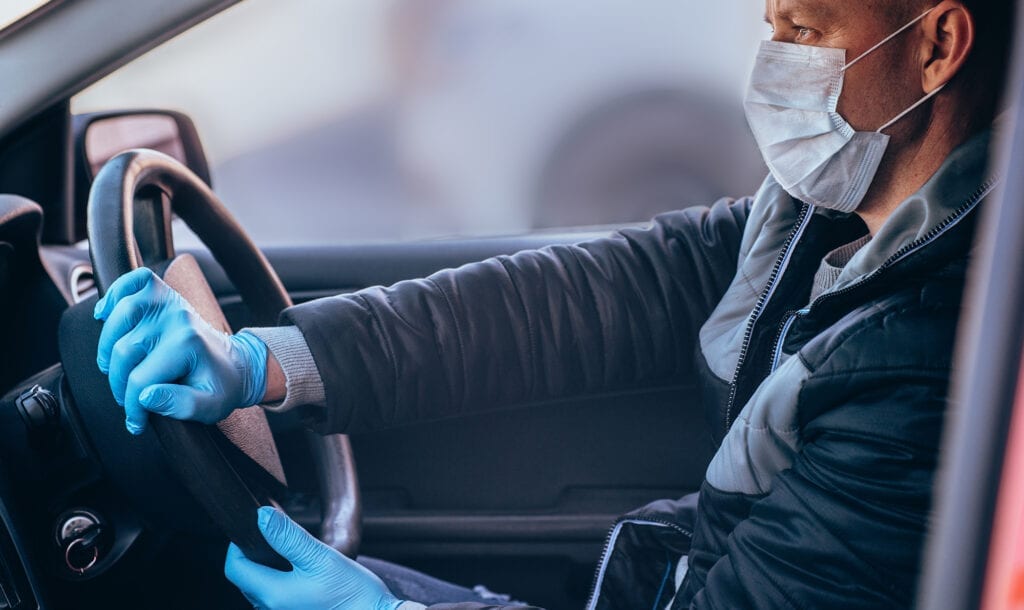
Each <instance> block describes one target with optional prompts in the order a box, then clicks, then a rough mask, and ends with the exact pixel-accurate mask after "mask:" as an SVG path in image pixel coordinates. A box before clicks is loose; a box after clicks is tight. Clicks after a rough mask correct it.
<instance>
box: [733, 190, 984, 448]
mask: <svg viewBox="0 0 1024 610" xmlns="http://www.w3.org/2000/svg"><path fill="white" fill-rule="evenodd" d="M998 182H999V178H998V177H997V176H993V177H992V178H989V179H988V180H986V181H985V182H984V183H982V185H981V186H980V187H979V188H978V190H976V191H975V192H974V193H973V194H972V195H971V196H970V197H968V198H967V201H966V202H965V203H964V204H963V205H961V206H960V207H959V208H957V209H956V210H955V211H954V212H953V213H952V214H950V215H949V216H947V217H946V219H945V220H943V221H942V222H941V223H939V224H938V225H937V226H936V227H934V228H933V229H932V230H930V231H928V233H926V234H925V235H924V236H922V237H921V238H919V239H917V240H914V241H913V242H911V243H909V244H907V245H906V246H903V247H902V248H900V249H899V250H897V251H896V253H895V254H893V255H892V256H891V257H889V259H888V260H886V261H885V262H884V263H882V265H881V266H880V267H879V268H878V269H876V270H875V271H873V272H872V273H870V274H869V275H867V276H866V277H865V278H864V279H862V280H860V281H858V282H856V283H854V284H851V285H849V286H847V287H846V288H843V289H842V290H837V291H836V292H832V293H828V294H823V295H821V296H820V297H818V298H817V299H815V300H814V302H813V303H811V305H810V306H809V307H807V308H806V309H805V310H802V311H803V313H801V312H795V313H791V314H790V315H791V316H792V318H791V319H790V320H788V321H787V323H786V324H784V326H783V329H782V331H781V332H780V333H779V336H778V337H777V338H776V345H775V349H774V352H775V353H774V356H775V358H773V362H772V370H773V371H774V368H775V366H776V365H777V364H778V357H780V356H781V354H779V353H778V351H779V350H780V348H781V343H782V342H784V341H785V334H786V333H788V332H789V330H790V328H792V322H794V321H795V320H796V318H797V317H799V316H800V315H806V314H807V313H809V312H810V310H812V309H813V308H815V307H817V306H818V305H819V304H821V303H822V302H823V301H826V300H829V299H832V298H839V297H842V296H844V295H847V294H849V293H851V292H853V291H855V290H857V289H858V288H860V287H862V286H863V285H865V284H867V283H869V282H872V281H874V280H876V279H878V276H879V275H881V274H884V273H885V272H886V271H887V270H888V269H889V268H890V267H892V266H893V265H895V264H896V263H898V262H900V261H901V260H903V259H904V258H906V257H907V256H909V255H910V254H912V253H914V252H915V251H916V250H919V249H920V248H923V247H924V246H927V245H928V244H930V243H931V242H933V241H935V240H936V239H938V238H939V237H941V236H942V235H943V234H944V233H945V232H946V231H948V230H949V229H950V228H952V227H953V226H955V225H956V224H957V223H958V222H960V220H961V219H963V217H964V216H966V215H967V213H968V212H970V211H971V210H973V209H974V208H975V207H976V206H977V205H978V203H979V202H980V201H981V200H982V199H984V198H985V197H986V196H988V194H989V193H991V192H992V189H993V188H995V186H996V184H997V183H998ZM804 211H805V212H806V211H807V206H805V208H804ZM809 217H810V215H808V217H807V218H803V217H801V218H802V222H801V224H800V226H798V227H797V228H796V229H795V230H794V231H793V233H791V234H790V236H789V238H788V239H787V240H786V243H785V245H784V246H783V252H782V254H781V255H780V256H779V259H778V260H777V261H776V263H775V268H774V269H773V271H772V275H771V277H770V279H769V282H768V288H767V289H766V290H765V292H764V293H763V294H762V295H761V298H760V299H758V302H757V306H756V307H755V308H754V312H753V313H752V314H751V318H750V321H749V322H748V323H747V330H746V332H745V333H744V335H743V346H742V347H741V350H740V358H739V360H738V361H737V364H736V372H735V374H734V375H733V382H732V387H731V389H730V391H729V402H728V403H727V406H726V410H725V429H726V430H727V431H728V429H729V426H730V425H731V424H732V409H733V407H734V406H735V402H736V394H737V391H738V382H739V376H740V370H741V368H742V367H743V365H744V364H745V361H746V357H747V352H748V351H749V348H750V340H751V339H752V338H753V333H754V325H755V324H757V321H758V318H760V316H761V314H762V313H764V308H765V307H767V305H768V300H769V299H770V298H771V296H772V293H773V292H774V291H775V285H774V284H775V282H777V281H778V279H779V277H778V276H779V275H780V274H781V271H782V269H783V267H784V266H785V263H786V262H787V261H786V259H788V258H789V256H790V254H791V253H790V252H789V251H788V250H789V249H790V248H791V247H792V245H793V243H794V242H795V241H797V240H798V239H799V235H800V234H801V233H802V232H803V230H804V229H805V228H806V221H807V219H808V218H809Z"/></svg>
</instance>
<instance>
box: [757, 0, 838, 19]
mask: <svg viewBox="0 0 1024 610" xmlns="http://www.w3.org/2000/svg"><path fill="white" fill-rule="evenodd" d="M842 1H843V0H838V1H837V0H766V2H765V18H766V19H768V20H769V21H771V20H772V19H774V18H782V19H787V18H790V17H795V16H803V17H808V16H810V17H819V18H828V17H834V16H835V14H836V11H837V9H838V8H839V4H840V2H842Z"/></svg>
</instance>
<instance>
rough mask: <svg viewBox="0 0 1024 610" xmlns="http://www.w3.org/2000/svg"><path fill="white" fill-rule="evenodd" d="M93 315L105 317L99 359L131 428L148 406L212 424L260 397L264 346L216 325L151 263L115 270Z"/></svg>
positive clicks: (139, 424)
mask: <svg viewBox="0 0 1024 610" xmlns="http://www.w3.org/2000/svg"><path fill="white" fill-rule="evenodd" d="M94 315H95V317H96V319H97V320H104V322H105V323H104V325H103V331H102V332H101V333H100V343H99V349H98V353H97V355H96V364H97V365H99V367H100V370H101V371H103V373H104V374H106V375H108V376H109V377H110V389H111V391H112V392H113V393H114V398H115V400H117V403H118V404H119V405H121V406H123V407H124V410H125V426H126V427H127V428H128V431H129V432H131V433H132V434H142V432H143V431H144V430H145V428H146V412H147V411H152V412H153V413H159V414H161V415H166V416H168V417H173V418H174V419H188V420H193V421H199V422H203V423H206V424H212V423H216V422H218V421H220V420H222V419H224V418H225V417H227V416H228V415H230V414H231V412H232V411H233V410H235V409H237V408H240V407H249V406H252V405H254V404H256V403H258V402H259V401H260V400H262V399H263V395H264V393H265V392H266V387H267V346H266V345H264V344H263V342H262V341H260V340H259V339H258V338H256V336H255V335H251V334H249V333H246V332H241V333H238V334H236V335H228V334H225V333H223V332H221V331H219V330H217V329H215V328H213V327H212V326H210V324H209V323H207V322H206V321H205V320H203V319H202V318H201V317H199V314H197V313H196V312H195V310H193V309H192V306H191V305H189V304H188V302H186V301H185V299H184V298H182V296H181V295H179V294H178V293H177V292H175V291H174V290H173V289H172V288H171V287H170V286H168V285H167V284H165V283H164V282H163V280H161V279H160V278H158V277H157V276H156V275H154V274H153V272H152V271H150V270H149V269H146V268H141V269H136V270H135V271H132V272H131V273H127V274H125V275H123V276H121V277H120V278H118V279H117V281H115V282H114V283H113V285H111V286H110V289H109V290H108V291H107V294H106V295H105V296H104V297H103V298H102V299H100V300H99V302H98V303H96V309H95V311H94Z"/></svg>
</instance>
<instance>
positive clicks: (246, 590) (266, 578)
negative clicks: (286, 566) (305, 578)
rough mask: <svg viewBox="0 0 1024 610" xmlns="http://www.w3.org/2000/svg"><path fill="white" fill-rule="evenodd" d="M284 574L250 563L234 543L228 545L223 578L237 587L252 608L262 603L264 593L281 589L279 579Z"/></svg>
mask: <svg viewBox="0 0 1024 610" xmlns="http://www.w3.org/2000/svg"><path fill="white" fill-rule="evenodd" d="M284 574H285V573H284V572H279V571H277V570H275V569H273V568H268V567H267V566H264V565H260V564H258V563H256V562H254V561H252V560H251V559H249V558H248V557H246V556H245V553H243V552H242V549H240V548H238V546H237V545H236V544H235V543H234V542H232V543H231V544H229V545H228V553H227V557H225V559H224V576H225V577H227V579H228V580H229V581H231V583H232V584H233V585H235V586H236V587H238V588H239V590H241V591H242V594H243V595H245V598H246V599H248V600H249V602H250V603H252V604H253V605H254V606H259V605H261V604H262V603H263V599H264V598H265V597H266V595H265V592H267V591H272V590H274V589H276V588H281V585H280V579H281V577H282V576H283V575H284Z"/></svg>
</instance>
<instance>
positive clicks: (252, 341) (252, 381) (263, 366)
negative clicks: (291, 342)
mask: <svg viewBox="0 0 1024 610" xmlns="http://www.w3.org/2000/svg"><path fill="white" fill-rule="evenodd" d="M231 343H232V344H233V345H234V346H235V348H236V353H238V355H239V356H240V360H241V362H237V363H236V365H235V366H237V367H238V369H239V372H240V373H241V376H242V397H243V404H242V405H241V406H242V407H251V406H253V405H256V404H259V403H260V402H261V401H262V400H263V396H265V395H266V393H267V345H266V344H265V343H263V341H261V340H260V339H259V337H257V336H256V335H254V334H252V333H249V332H246V331H244V330H243V331H242V332H240V333H238V334H236V335H233V336H232V337H231Z"/></svg>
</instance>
